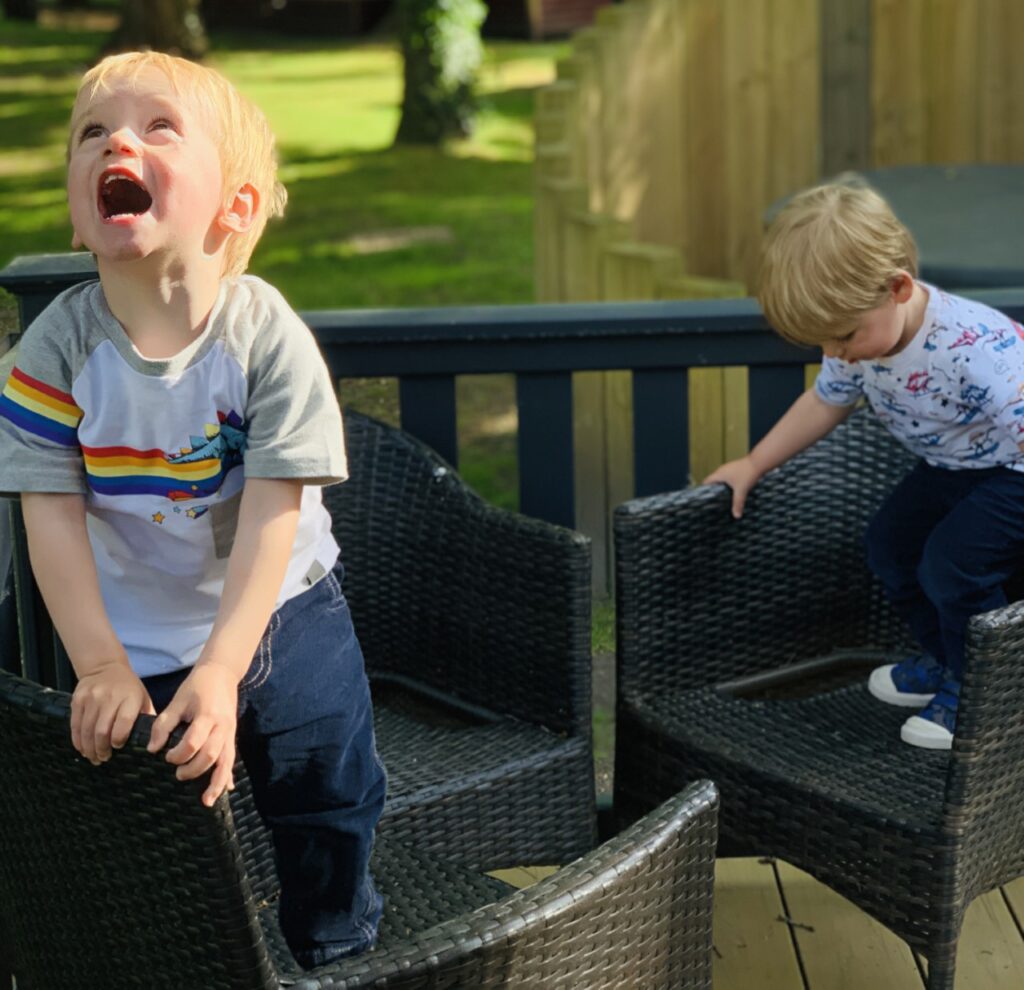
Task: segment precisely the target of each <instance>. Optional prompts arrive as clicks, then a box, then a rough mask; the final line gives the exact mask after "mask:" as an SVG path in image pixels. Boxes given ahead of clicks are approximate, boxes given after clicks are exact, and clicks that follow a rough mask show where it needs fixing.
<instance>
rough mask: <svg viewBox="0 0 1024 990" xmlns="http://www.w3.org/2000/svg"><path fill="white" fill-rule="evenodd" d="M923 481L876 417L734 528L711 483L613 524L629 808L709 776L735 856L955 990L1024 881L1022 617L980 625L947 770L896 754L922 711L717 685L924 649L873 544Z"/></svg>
mask: <svg viewBox="0 0 1024 990" xmlns="http://www.w3.org/2000/svg"><path fill="white" fill-rule="evenodd" d="M909 466H910V460H909V458H908V456H907V455H906V454H905V453H904V452H903V451H902V450H901V449H900V448H899V447H898V446H897V445H896V443H895V441H893V440H892V439H891V438H890V437H889V436H888V434H887V433H886V432H885V431H884V429H883V428H882V427H881V426H880V424H879V423H878V422H877V421H876V420H875V419H874V418H873V417H871V416H870V415H869V414H867V413H863V412H862V413H857V414H855V415H854V416H853V417H852V418H851V419H850V420H849V421H848V422H847V423H846V424H845V425H844V426H842V427H841V428H840V429H838V430H836V431H835V433H834V434H833V435H832V436H831V437H829V438H828V439H827V440H825V441H823V442H821V443H819V444H817V445H815V447H813V448H811V449H810V450H808V451H806V452H804V453H803V454H801V455H799V456H798V457H797V458H795V459H794V460H793V461H791V462H790V463H789V464H788V465H786V467H785V468H784V469H782V470H781V471H778V472H773V474H771V475H769V476H768V477H766V478H765V479H764V480H763V481H762V482H761V484H760V485H759V486H758V487H757V488H756V489H755V491H754V493H753V495H752V497H751V499H750V501H749V502H748V506H747V510H746V513H745V515H744V518H743V519H742V520H741V521H739V522H737V521H734V520H732V519H731V518H730V515H729V497H728V494H727V492H725V491H724V490H721V489H717V488H699V489H694V490H692V491H687V492H681V493H675V494H672V495H666V496H660V497H657V498H651V499H640V500H636V501H634V502H632V503H629V504H627V505H626V506H623V507H621V508H620V509H619V510H618V512H617V514H616V520H615V535H616V553H617V560H618V568H619V570H618V586H617V596H618V597H617V605H618V622H619V635H618V650H619V656H618V663H619V684H620V691H619V696H618V713H617V731H616V739H617V744H616V771H615V779H616V808H617V810H618V811H619V812H620V813H621V814H622V815H623V816H624V817H625V818H628V817H629V816H631V815H636V814H640V813H642V812H643V811H644V810H646V809H648V808H650V807H653V806H654V805H656V804H657V803H658V802H659V801H660V800H661V799H662V798H663V797H664V796H665V795H667V794H671V793H672V792H673V791H675V790H677V789H678V788H679V787H680V786H682V784H683V783H684V782H685V781H687V780H692V779H694V778H695V777H705V776H706V777H708V778H710V779H713V780H715V781H716V783H717V784H718V785H719V788H720V790H721V794H722V812H721V821H720V828H721V834H722V841H723V850H724V851H727V852H744V853H748V854H751V853H757V854H769V855H777V856H780V857H782V858H784V859H786V860H788V861H790V862H793V863H795V864H797V865H798V866H801V867H802V868H804V869H806V870H808V871H809V872H810V873H812V874H813V875H815V876H816V877H818V878H819V879H821V880H823V881H824V882H826V883H828V884H829V885H830V886H832V887H834V888H835V889H836V890H838V891H839V892H840V893H842V894H844V895H845V896H847V897H848V898H850V899H851V900H852V901H854V903H856V904H858V905H859V906H860V907H862V908H863V909H864V910H866V911H868V912H869V913H870V914H872V915H873V916H874V917H876V918H878V919H879V920H880V921H882V922H883V923H884V924H886V925H888V926H889V927H890V928H891V929H892V930H893V931H895V932H896V933H897V934H898V935H900V936H901V937H902V938H904V939H906V940H907V941H908V942H909V943H911V944H912V945H914V946H916V947H918V948H919V949H920V950H921V951H922V952H923V953H924V954H925V955H927V956H928V958H929V972H930V977H929V988H930V990H952V986H953V971H954V965H955V953H956V941H957V937H958V934H959V930H960V925H961V921H962V916H963V911H964V910H965V908H966V906H967V904H968V903H969V901H970V900H971V898H973V897H974V896H976V895H977V894H978V893H981V892H983V891H985V890H988V889H991V888H992V887H994V886H996V885H998V884H1000V883H1004V882H1007V881H1009V880H1010V879H1013V878H1014V877H1016V876H1018V875H1020V874H1021V873H1024V827H1022V825H1021V823H1022V822H1024V806H1022V805H1024V725H1022V719H1021V711H1022V710H1024V664H1022V660H1024V606H1021V605H1019V604H1015V605H1011V606H1008V607H1007V608H1005V609H1001V610H999V611H997V612H994V613H991V614H989V615H987V616H983V617H979V618H976V619H975V620H973V622H972V628H971V632H970V635H969V640H968V659H967V671H966V674H965V680H964V686H963V692H962V695H961V707H960V719H959V724H958V729H957V734H956V739H955V742H954V748H953V751H952V753H936V752H928V751H922V750H915V749H912V748H910V747H907V746H905V745H904V744H903V743H901V742H900V741H899V726H900V724H901V723H902V721H903V720H904V719H905V718H906V716H907V712H906V711H905V710H900V709H893V708H889V707H888V706H885V705H883V704H881V703H880V702H877V701H876V700H874V699H873V698H871V697H870V696H869V695H868V693H867V690H866V687H865V686H864V684H863V682H861V683H859V684H856V685H854V686H852V687H845V688H840V689H837V690H831V691H828V692H826V693H824V694H822V695H818V696H816V697H808V698H799V699H789V700H756V699H751V698H739V697H736V696H733V695H731V694H725V693H722V692H721V691H716V690H715V689H714V685H715V684H719V683H721V682H723V681H728V680H730V679H732V678H735V677H737V676H740V675H744V674H751V673H755V672H760V671H765V670H768V669H772V668H777V667H782V666H786V665H788V664H791V663H793V662H796V661H800V660H806V659H810V658H813V657H816V656H823V655H827V654H831V653H833V652H834V651H836V650H840V649H842V650H851V651H854V652H856V651H857V650H861V651H865V652H872V653H873V652H887V653H892V654H894V655H896V656H898V655H900V653H901V652H902V651H904V650H907V649H909V648H910V647H911V644H910V641H909V639H908V638H907V635H906V632H905V630H904V629H903V628H902V626H901V624H900V623H899V622H897V621H896V620H895V618H894V617H893V616H892V614H891V613H890V611H889V609H888V606H887V605H886V604H885V602H884V601H883V599H882V597H881V595H880V593H879V591H878V588H877V587H876V585H875V583H874V582H873V581H872V579H871V578H870V576H869V575H868V572H867V569H866V566H865V563H864V555H863V549H862V534H863V529H864V525H865V523H866V521H867V519H868V518H869V516H870V514H871V512H872V511H873V509H874V507H875V506H876V505H877V504H878V503H879V502H880V500H881V498H882V497H883V496H884V494H885V492H886V491H888V490H889V489H890V488H891V487H892V486H893V485H894V484H895V482H896V481H897V480H898V479H899V477H900V476H901V475H902V474H903V473H904V472H905V470H906V469H907V468H908V467H909Z"/></svg>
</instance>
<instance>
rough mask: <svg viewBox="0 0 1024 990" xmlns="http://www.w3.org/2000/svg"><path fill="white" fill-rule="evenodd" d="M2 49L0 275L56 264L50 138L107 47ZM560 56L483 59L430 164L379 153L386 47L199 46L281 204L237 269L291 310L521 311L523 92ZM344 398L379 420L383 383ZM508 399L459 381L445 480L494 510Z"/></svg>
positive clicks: (393, 119) (395, 83)
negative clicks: (223, 78)
mask: <svg viewBox="0 0 1024 990" xmlns="http://www.w3.org/2000/svg"><path fill="white" fill-rule="evenodd" d="M0 37H2V38H3V46H2V47H0V265H2V264H5V263H6V262H7V261H9V260H10V259H11V258H13V257H15V256H16V255H21V254H33V253H37V252H44V251H66V250H69V245H70V229H69V226H68V220H67V209H66V205H65V202H64V167H63V157H64V141H65V128H66V125H67V119H68V115H69V113H70V109H71V103H72V99H73V96H74V92H75V87H76V85H77V81H78V79H79V77H80V76H81V73H82V72H83V71H84V70H85V69H86V68H87V67H88V65H89V64H90V63H91V62H93V61H95V59H96V58H97V56H98V53H99V51H100V49H101V47H102V45H103V43H104V41H105V40H106V37H107V35H106V34H105V33H103V32H100V31H87V30H79V31H71V30H67V29H61V28H59V27H53V26H51V27H40V26H36V25H25V24H24V23H22V22H17V21H9V20H3V18H2V17H0ZM565 50H566V49H565V46H564V45H560V44H524V43H514V42H492V43H490V44H488V45H487V48H486V60H485V64H484V66H483V71H482V74H481V85H480V91H481V110H480V113H479V116H478V122H477V128H476V131H475V133H474V134H473V136H472V137H470V138H468V139H466V140H460V141H453V142H450V143H449V144H448V145H447V146H445V147H444V148H440V149H431V148H394V147H391V139H392V136H393V134H394V131H395V128H396V126H397V124H398V113H399V109H398V108H399V103H400V100H401V60H400V58H399V55H398V53H397V50H396V47H395V45H394V44H393V43H391V42H390V40H386V39H375V40H372V41H368V42H339V41H337V40H333V39H331V40H327V41H320V40H312V39H310V40H304V39H296V38H281V37H279V36H274V35H270V34H249V35H245V34H235V33H231V34H214V36H213V38H212V49H211V53H210V56H209V58H208V61H209V64H211V65H213V66H214V67H215V68H217V69H219V70H221V71H222V72H223V73H224V74H225V75H227V76H228V77H229V78H230V79H231V80H232V81H233V82H234V83H235V84H236V85H237V86H238V87H239V89H240V90H241V91H242V92H243V93H245V94H246V95H247V96H249V97H251V98H252V99H253V100H254V101H255V102H256V103H258V104H259V105H260V106H261V107H262V108H263V109H264V111H265V112H266V114H267V116H268V117H269V119H270V122H271V124H272V126H273V128H274V131H275V133H276V134H277V136H278V142H279V146H280V158H281V177H282V179H283V181H284V182H285V185H286V186H287V187H288V192H289V205H288V209H287V212H286V215H285V217H284V219H283V220H280V221H275V222H274V223H272V224H270V225H269V226H268V229H267V231H266V233H265V234H264V236H263V240H262V242H261V244H260V245H259V247H258V248H257V250H256V253H255V255H254V256H253V259H252V264H251V268H250V270H251V271H252V272H254V273H255V274H257V275H261V276H263V277H265V278H267V279H268V280H270V281H271V282H273V283H274V284H275V285H277V286H278V287H279V288H280V289H281V290H282V292H284V294H285V296H286V297H287V298H288V299H289V300H290V301H291V302H292V304H293V305H294V306H295V307H296V308H298V309H321V308H350V307H404V306H445V305H461V304H486V303H526V302H530V301H532V299H533V286H532V264H533V245H532V210H533V197H532V177H531V164H530V163H531V158H532V150H533V130H532V120H531V118H532V112H533V93H534V91H535V90H536V88H537V87H538V86H541V85H544V84H545V83H547V82H549V81H550V80H551V79H552V78H553V74H554V63H555V60H556V58H558V57H560V56H561V55H562V54H564V52H565ZM3 318H4V317H3V314H0V320H2V319H3ZM12 318H13V317H12V310H11V307H10V302H9V300H8V303H7V307H6V320H7V322H8V323H9V322H10V321H11V319H12ZM346 386H347V389H348V399H349V401H352V402H353V404H354V405H357V406H359V407H360V408H363V409H366V410H367V411H369V412H372V413H376V414H377V415H381V416H383V417H384V418H387V419H394V417H395V414H396V409H397V397H396V389H395V387H394V383H389V382H365V383H346ZM512 389H513V384H512V381H511V379H510V378H509V377H507V376H497V377H492V378H488V379H483V380H482V379H480V378H478V377H467V378H464V379H460V381H459V388H458V403H459V436H460V469H461V471H462V473H463V475H464V476H465V477H466V479H467V481H469V483H470V484H471V485H473V486H474V487H475V488H477V490H479V491H480V492H481V493H482V494H483V495H484V496H485V497H486V498H488V499H490V500H491V501H493V502H495V503H497V504H499V505H503V506H505V507H509V508H514V507H515V506H516V504H517V494H516V488H517V475H516V464H515V439H514V438H515V419H514V415H513V416H511V417H510V416H509V414H508V413H509V410H510V409H514V402H513V400H512Z"/></svg>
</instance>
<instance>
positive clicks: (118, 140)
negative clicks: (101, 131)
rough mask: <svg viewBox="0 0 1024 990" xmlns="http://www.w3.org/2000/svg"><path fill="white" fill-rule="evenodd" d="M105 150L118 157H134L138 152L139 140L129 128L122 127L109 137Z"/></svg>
mask: <svg viewBox="0 0 1024 990" xmlns="http://www.w3.org/2000/svg"><path fill="white" fill-rule="evenodd" d="M107 150H108V152H109V151H112V152H116V153H117V154H119V155H136V154H138V152H139V139H138V138H137V137H136V136H135V132H134V131H133V130H132V129H131V128H130V127H122V128H121V129H120V130H117V131H114V132H113V133H112V134H111V135H110V141H109V145H108V148H107Z"/></svg>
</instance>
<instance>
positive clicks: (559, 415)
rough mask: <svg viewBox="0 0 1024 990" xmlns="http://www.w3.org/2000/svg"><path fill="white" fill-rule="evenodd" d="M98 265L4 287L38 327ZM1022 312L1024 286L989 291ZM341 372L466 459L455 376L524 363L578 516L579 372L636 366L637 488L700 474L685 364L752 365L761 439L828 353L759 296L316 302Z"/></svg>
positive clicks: (325, 343) (15, 278)
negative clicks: (381, 393)
mask: <svg viewBox="0 0 1024 990" xmlns="http://www.w3.org/2000/svg"><path fill="white" fill-rule="evenodd" d="M93 277H95V268H94V267H93V264H92V259H91V257H90V256H89V255H84V254H66V255H42V256H34V257H27V258H18V259H15V261H13V262H12V263H11V264H10V265H8V266H7V267H6V268H5V269H3V270H2V271H0V288H4V289H7V290H8V291H10V292H12V293H14V294H15V295H16V296H17V298H18V303H19V308H20V315H21V323H22V326H26V325H27V324H28V323H29V322H31V320H32V319H34V318H35V316H37V315H38V314H39V313H40V312H41V311H42V309H43V308H44V307H45V306H46V305H47V304H48V303H49V302H50V300H51V299H53V298H54V297H55V296H56V295H57V294H58V293H59V292H61V291H62V290H63V289H65V288H67V287H68V286H70V285H73V284H75V283H76V282H79V281H82V280H83V279H86V278H93ZM977 296H978V298H980V299H984V300H985V301H986V302H988V303H990V304H991V305H995V306H997V307H998V308H1000V309H1002V310H1004V311H1005V312H1007V313H1008V314H1009V315H1011V316H1012V317H1013V318H1014V319H1017V320H1024V289H1012V290H1010V289H1003V290H987V291H985V292H983V293H978V294H977ZM301 315H302V316H303V318H304V319H305V320H306V322H307V323H308V324H309V326H310V327H312V329H313V331H314V332H315V334H316V336H317V339H318V341H319V342H320V346H321V348H322V349H323V352H324V355H325V357H326V359H327V361H328V364H329V365H330V367H331V370H332V372H333V373H334V374H335V375H336V376H337V377H339V378H342V377H345V378H358V377H391V376H394V377H397V378H398V380H399V402H400V409H401V424H402V426H403V428H404V429H406V430H408V431H409V432H411V433H413V434H415V435H416V436H418V437H420V438H421V439H423V440H425V441H426V442H427V443H429V444H430V445H431V446H432V447H434V448H435V449H436V450H437V451H438V452H439V453H440V454H441V455H442V456H443V457H445V458H446V459H447V460H448V461H450V462H451V463H452V464H457V463H458V451H457V445H456V426H455V424H456V419H455V377H456V376H457V375H462V374H487V373H513V374H514V375H515V376H516V399H517V405H518V412H519V437H518V450H519V485H520V500H519V505H520V510H521V511H522V512H524V513H527V514H528V515H534V516H538V517H540V518H543V519H548V520H550V521H552V522H556V523H560V524H562V525H565V526H572V525H573V524H574V521H575V519H574V515H575V510H574V501H575V500H574V477H573V422H572V410H573V404H572V373H573V372H574V371H596V370H615V369H629V370H632V372H633V429H634V459H635V462H634V468H635V486H636V494H637V495H648V494H653V493H655V492H659V491H668V490H671V489H674V488H680V487H683V486H685V485H686V484H687V482H688V478H689V449H688V447H689V440H688V438H689V430H688V422H687V416H688V401H687V369H689V368H693V367H714V366H727V365H747V366H748V367H749V369H750V373H749V409H750V423H749V427H750V441H751V443H754V442H756V441H757V440H758V439H760V438H761V437H762V436H763V435H764V434H765V432H766V431H767V430H768V429H769V428H770V427H771V425H772V424H773V423H774V422H775V420H776V419H777V418H778V417H779V415H780V414H781V413H782V412H783V411H784V410H785V409H786V408H787V407H788V405H789V403H790V402H792V401H793V399H794V398H796V396H797V395H799V393H800V392H801V390H802V389H803V385H804V364H806V363H807V362H809V361H813V360H816V359H817V355H816V354H815V353H814V352H812V351H809V350H803V349H800V348H797V347H794V346H792V345H790V344H787V343H786V342H785V341H783V340H781V339H780V338H778V337H777V336H775V335H774V334H773V333H771V331H770V330H769V329H768V327H767V326H766V324H765V322H764V320H763V318H762V317H761V315H760V313H759V311H758V308H757V306H756V304H755V303H754V302H753V300H750V299H715V300H700V301H680V302H650V303H586V304H573V305H561V304H560V305H532V306H482V307H467V306H464V307H457V308H450V309H447V308H446V309H394V310H318V311H314V312H304V313H302V314H301Z"/></svg>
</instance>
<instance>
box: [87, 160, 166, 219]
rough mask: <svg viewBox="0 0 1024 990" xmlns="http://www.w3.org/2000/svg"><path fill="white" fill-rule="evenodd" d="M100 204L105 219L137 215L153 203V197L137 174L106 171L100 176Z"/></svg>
mask: <svg viewBox="0 0 1024 990" xmlns="http://www.w3.org/2000/svg"><path fill="white" fill-rule="evenodd" d="M99 205H100V213H101V214H102V216H103V219H104V220H114V219H117V218H118V217H137V216H139V215H140V214H142V213H145V212H146V211H147V210H148V209H149V208H150V207H151V206H152V205H153V197H152V196H150V194H149V193H148V192H147V191H146V187H145V186H144V185H143V184H142V183H141V182H140V181H139V180H138V179H136V178H135V176H133V175H129V174H128V173H127V172H105V173H104V174H103V175H102V176H101V177H100V191H99Z"/></svg>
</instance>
